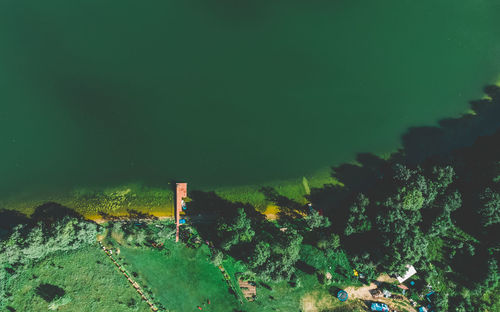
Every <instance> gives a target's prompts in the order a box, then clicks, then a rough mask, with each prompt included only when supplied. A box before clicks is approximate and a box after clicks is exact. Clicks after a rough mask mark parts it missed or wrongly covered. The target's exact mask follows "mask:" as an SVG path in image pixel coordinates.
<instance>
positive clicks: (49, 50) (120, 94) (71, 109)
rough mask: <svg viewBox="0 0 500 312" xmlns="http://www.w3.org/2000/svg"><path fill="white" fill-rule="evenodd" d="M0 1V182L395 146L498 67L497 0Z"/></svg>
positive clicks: (92, 180) (338, 155) (274, 161)
mask: <svg viewBox="0 0 500 312" xmlns="http://www.w3.org/2000/svg"><path fill="white" fill-rule="evenodd" d="M109 3H111V2H110V1H104V2H103V1H101V0H86V1H62V0H60V1H39V0H32V1H22V0H15V1H14V0H4V1H1V2H0V189H1V190H2V191H3V192H8V191H16V190H27V189H42V188H44V189H45V188H53V189H57V188H67V187H72V186H76V185H107V184H110V185H112V184H116V183H121V182H128V181H142V182H144V183H147V184H148V183H149V184H164V183H166V182H168V181H170V180H172V179H185V180H187V181H189V182H192V183H194V184H195V185H198V186H219V185H238V184H251V183H259V182H264V181H268V180H276V179H286V178H289V177H296V176H301V175H305V174H310V173H312V172H314V171H316V170H318V169H320V168H325V167H327V166H331V165H335V164H339V163H341V162H344V161H349V160H351V159H353V157H354V156H355V154H356V153H358V152H374V153H379V152H386V151H391V150H393V149H395V148H397V147H398V146H399V144H400V138H401V135H402V134H403V133H404V132H405V131H406V129H407V128H408V127H410V126H421V125H432V124H435V122H436V121H437V120H439V119H441V118H444V117H453V116H458V115H459V114H460V113H462V112H464V111H465V110H467V109H468V101H469V100H472V99H477V98H479V97H481V96H482V88H483V86H484V85H486V84H488V83H491V82H493V81H495V80H496V79H497V78H498V74H500V2H499V1H498V0H464V1H454V0H421V1H408V0H386V1H383V0H382V1H369V0H364V1H356V0H354V1H353V0H330V1H325V0H318V1H294V0H286V1H285V0H283V1H270V0H267V1H259V0H242V1H234V0H212V1H207V0H186V1H174V0H164V1H154V2H144V1H136V0H134V1H131V0H121V1H115V2H114V5H109Z"/></svg>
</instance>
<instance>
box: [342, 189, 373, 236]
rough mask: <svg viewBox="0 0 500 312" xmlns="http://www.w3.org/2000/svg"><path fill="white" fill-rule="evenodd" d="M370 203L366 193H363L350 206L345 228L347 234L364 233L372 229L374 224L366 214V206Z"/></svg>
mask: <svg viewBox="0 0 500 312" xmlns="http://www.w3.org/2000/svg"><path fill="white" fill-rule="evenodd" d="M369 204H370V200H369V199H368V197H366V196H365V195H364V194H362V193H361V194H359V195H358V196H357V197H356V199H355V201H354V203H353V204H352V205H351V207H350V208H349V218H348V219H347V225H346V228H345V230H344V233H345V235H347V236H349V235H352V234H355V233H363V232H367V231H369V230H370V229H371V227H372V224H371V222H370V220H369V219H368V216H367V215H366V207H368V205H369Z"/></svg>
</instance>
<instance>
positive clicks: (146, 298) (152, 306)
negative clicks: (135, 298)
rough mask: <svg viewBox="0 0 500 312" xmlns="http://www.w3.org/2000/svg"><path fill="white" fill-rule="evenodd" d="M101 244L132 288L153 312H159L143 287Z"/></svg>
mask: <svg viewBox="0 0 500 312" xmlns="http://www.w3.org/2000/svg"><path fill="white" fill-rule="evenodd" d="M99 244H100V245H101V247H102V250H103V251H104V252H105V253H106V255H107V256H108V257H109V259H111V261H113V263H114V264H115V265H116V267H117V268H118V269H119V270H120V272H121V273H122V274H123V276H125V277H126V278H127V280H128V281H129V283H130V284H131V285H132V287H134V289H135V290H136V291H137V293H138V294H139V295H140V296H141V298H142V300H144V301H146V303H147V304H148V305H149V307H150V308H151V311H153V312H157V311H159V309H158V308H157V307H156V305H155V304H154V302H153V301H152V300H151V299H149V298H148V297H147V296H146V294H145V293H144V292H143V291H142V288H141V286H140V285H139V284H138V283H137V282H136V281H134V280H133V279H132V278H131V277H130V276H129V275H128V273H127V271H126V270H125V269H124V268H123V266H122V265H121V264H119V263H118V262H117V261H116V260H115V259H114V258H113V256H112V254H111V251H110V250H108V249H107V248H106V247H105V246H104V245H103V244H102V243H101V241H99Z"/></svg>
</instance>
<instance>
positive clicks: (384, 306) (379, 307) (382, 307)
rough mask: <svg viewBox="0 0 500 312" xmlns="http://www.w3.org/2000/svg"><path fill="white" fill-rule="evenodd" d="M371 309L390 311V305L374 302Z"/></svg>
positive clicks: (383, 311)
mask: <svg viewBox="0 0 500 312" xmlns="http://www.w3.org/2000/svg"><path fill="white" fill-rule="evenodd" d="M371 310H372V311H382V312H389V311H390V310H389V307H388V306H387V304H385V303H380V302H373V303H372V305H371Z"/></svg>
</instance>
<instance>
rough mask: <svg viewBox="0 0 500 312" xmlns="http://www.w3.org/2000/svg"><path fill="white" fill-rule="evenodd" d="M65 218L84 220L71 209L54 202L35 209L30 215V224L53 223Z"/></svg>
mask: <svg viewBox="0 0 500 312" xmlns="http://www.w3.org/2000/svg"><path fill="white" fill-rule="evenodd" d="M65 217H71V218H76V219H80V220H82V219H84V217H83V216H82V215H81V214H79V213H78V212H76V211H74V210H73V209H71V208H68V207H65V206H63V205H61V204H58V203H55V202H48V203H45V204H42V205H40V206H38V207H36V208H35V212H33V214H32V215H31V221H32V222H35V223H37V222H44V223H49V224H51V223H54V222H57V221H59V220H62V219H64V218H65Z"/></svg>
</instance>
